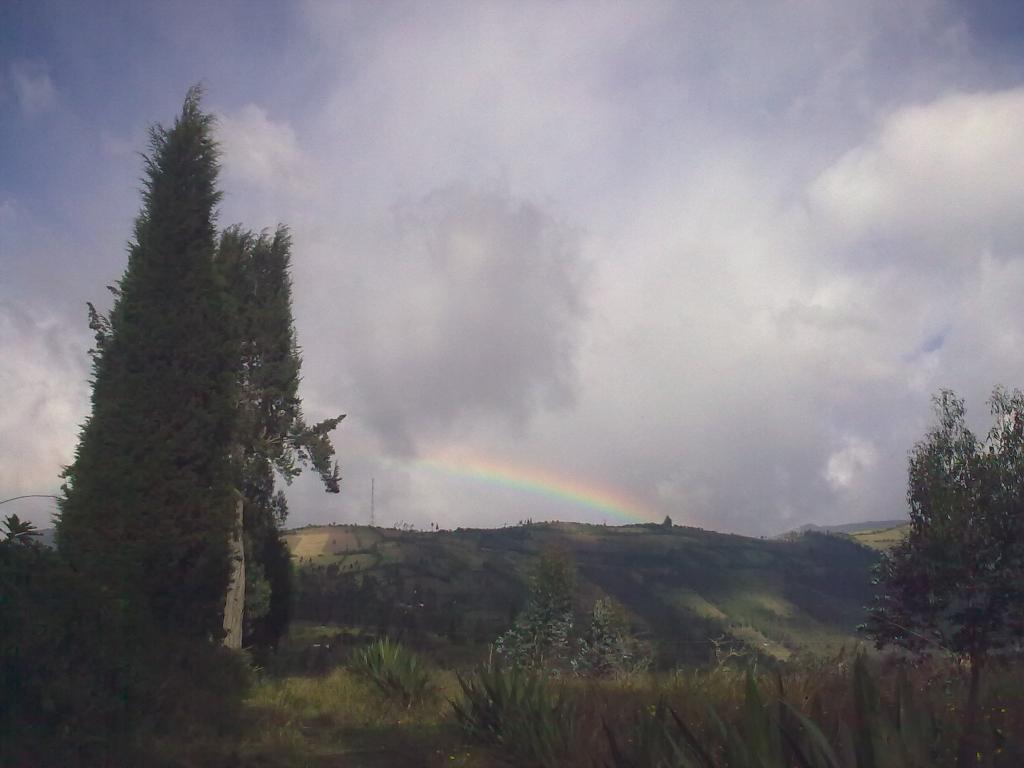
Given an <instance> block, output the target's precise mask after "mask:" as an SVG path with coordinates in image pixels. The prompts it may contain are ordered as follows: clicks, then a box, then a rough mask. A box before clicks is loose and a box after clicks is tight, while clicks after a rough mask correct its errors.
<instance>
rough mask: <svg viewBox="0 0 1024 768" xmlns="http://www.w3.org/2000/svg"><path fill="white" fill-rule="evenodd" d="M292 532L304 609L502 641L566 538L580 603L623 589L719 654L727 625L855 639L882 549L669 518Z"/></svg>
mask: <svg viewBox="0 0 1024 768" xmlns="http://www.w3.org/2000/svg"><path fill="white" fill-rule="evenodd" d="M286 538H287V541H288V543H289V546H290V547H291V549H292V553H293V557H294V558H295V560H296V563H297V565H298V566H299V569H298V579H297V595H296V619H298V620H299V621H305V622H314V623H316V624H325V625H336V626H345V627H353V628H360V629H362V630H364V631H369V632H388V633H390V634H401V635H403V636H406V637H408V638H411V639H414V640H415V639H416V638H419V639H421V640H423V641H430V640H431V639H433V640H434V641H435V642H436V643H439V644H441V645H445V644H453V645H460V644H461V645H466V644H469V645H472V644H476V645H485V644H486V643H489V642H491V641H493V639H494V638H495V637H496V636H497V635H498V634H500V632H502V631H503V630H504V629H505V628H506V627H507V626H508V625H509V624H510V622H511V620H512V618H513V617H514V615H515V614H516V612H517V611H518V610H519V609H520V608H521V607H522V605H523V603H524V601H525V596H526V589H527V586H526V582H527V574H528V571H529V567H530V565H531V563H532V562H533V561H534V560H535V558H536V557H537V556H538V555H539V553H541V552H542V551H543V550H544V549H546V548H548V547H554V546H557V547H562V548H564V549H566V550H567V551H568V552H569V553H570V554H571V555H572V557H573V558H574V560H575V562H576V564H577V568H578V571H579V582H580V589H579V601H578V602H579V604H578V608H579V610H581V611H583V610H586V608H587V607H588V606H589V605H590V604H592V603H593V601H594V600H595V599H596V598H597V597H600V596H601V595H609V596H611V597H613V598H614V599H615V600H617V601H618V602H619V603H621V604H622V605H623V606H624V607H625V609H626V610H627V612H628V614H629V616H630V619H631V621H632V623H633V625H634V628H635V630H636V631H637V632H638V633H639V634H641V635H642V636H644V637H646V638H647V639H648V640H649V641H650V643H651V644H652V646H653V647H654V649H655V651H656V655H657V659H658V661H659V663H661V664H665V665H669V664H673V663H680V662H703V661H706V660H708V659H709V658H710V657H711V656H712V655H713V651H714V644H713V643H712V642H711V640H712V639H716V638H720V637H723V636H724V637H725V639H726V645H729V644H731V645H732V646H733V647H741V646H742V647H743V648H744V649H745V650H747V651H750V650H752V649H756V650H757V652H759V653H761V654H765V655H768V656H772V657H775V658H779V659H787V658H789V657H790V656H791V655H792V654H794V653H796V652H828V651H830V650H833V649H835V648H838V647H839V646H841V645H843V644H844V643H850V642H851V641H853V640H854V639H855V637H856V626H857V624H859V623H860V622H861V621H862V619H863V606H864V605H865V604H866V603H868V602H869V600H870V598H871V590H870V583H869V568H870V566H871V565H872V564H873V563H874V561H875V559H876V557H877V556H876V555H875V554H874V553H872V552H871V551H870V550H869V549H867V548H865V547H862V546H859V545H857V544H856V543H854V542H852V541H850V540H849V539H847V538H845V537H841V536H825V535H817V534H813V533H809V534H806V535H802V536H798V537H793V538H792V539H790V540H784V541H780V540H763V539H752V538H747V537H743V536H735V535H727V534H720V533H714V532H711V531H705V530H701V529H696V528H685V527H673V528H671V529H664V528H662V527H661V526H656V525H650V526H623V527H605V526H595V525H582V524H570V523H545V524H533V525H526V526H519V527H514V528H502V529H494V530H464V529H460V530H457V531H439V532H431V533H426V532H414V531H398V530H385V529H380V528H369V527H365V526H327V527H309V528H302V529H298V530H294V531H290V532H289V533H288V534H287V537H286Z"/></svg>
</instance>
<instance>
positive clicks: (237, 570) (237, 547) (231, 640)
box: [224, 493, 245, 648]
mask: <svg viewBox="0 0 1024 768" xmlns="http://www.w3.org/2000/svg"><path fill="white" fill-rule="evenodd" d="M243 506H244V504H243V499H242V494H240V493H239V494H238V495H237V497H236V499H235V529H234V531H233V532H232V534H231V542H230V547H231V564H232V572H231V581H230V582H228V592H227V596H226V597H225V600H224V632H225V635H224V645H226V646H227V647H228V648H241V647H242V613H243V610H244V609H245V547H244V545H243V539H242V536H243V531H244V528H243V525H242V509H243Z"/></svg>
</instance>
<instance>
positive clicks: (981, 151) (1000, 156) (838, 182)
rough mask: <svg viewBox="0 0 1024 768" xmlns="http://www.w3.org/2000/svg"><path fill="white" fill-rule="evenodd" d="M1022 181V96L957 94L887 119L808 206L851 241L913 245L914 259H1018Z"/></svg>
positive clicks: (818, 186)
mask: <svg viewBox="0 0 1024 768" xmlns="http://www.w3.org/2000/svg"><path fill="white" fill-rule="evenodd" d="M1021 178H1024V88H1015V89H1011V90H1006V91H998V92H980V93H954V94H950V95H948V96H945V97H943V98H940V99H938V100H936V101H932V102H930V103H926V104H918V105H914V106H908V107H903V108H900V109H897V110H895V111H894V112H892V113H891V114H889V115H888V116H887V117H886V118H885V119H884V120H883V121H882V123H881V125H880V126H879V128H878V130H877V131H876V132H875V134H874V135H873V136H872V137H871V138H870V139H869V140H868V141H867V142H865V143H863V144H861V145H860V146H857V147H855V148H854V149H851V150H850V151H849V152H847V153H846V154H845V155H844V156H843V157H841V158H840V159H839V160H838V161H837V162H836V163H834V164H833V165H832V166H830V167H829V168H828V169H827V170H825V171H824V172H823V173H822V174H821V176H820V177H819V178H818V179H817V181H816V182H815V183H814V184H813V186H812V187H811V190H810V199H811V201H812V204H813V205H814V206H816V207H817V208H818V209H819V210H820V211H821V212H822V213H823V214H824V216H825V217H826V223H831V224H834V225H835V226H836V227H838V228H839V230H840V231H841V232H842V234H843V236H845V237H846V238H848V239H851V240H857V239H868V240H870V239H878V238H900V239H902V240H908V241H917V244H918V245H917V247H916V248H915V249H914V253H915V254H917V255H920V252H921V251H922V250H923V251H925V252H926V253H930V254H931V255H937V256H941V257H949V256H951V255H952V256H957V255H962V249H963V247H964V246H965V245H975V246H977V245H978V244H981V245H982V246H984V247H1002V248H1010V249H1012V250H1015V252H1016V253H1018V254H1019V253H1020V245H1021V243H1020V241H1021V236H1022V234H1024V219H1022V217H1021V216H1020V189H1021ZM922 244H923V245H924V248H923V249H922V248H921V247H920V246H921V245H922ZM951 246H952V247H951ZM972 255H975V254H972Z"/></svg>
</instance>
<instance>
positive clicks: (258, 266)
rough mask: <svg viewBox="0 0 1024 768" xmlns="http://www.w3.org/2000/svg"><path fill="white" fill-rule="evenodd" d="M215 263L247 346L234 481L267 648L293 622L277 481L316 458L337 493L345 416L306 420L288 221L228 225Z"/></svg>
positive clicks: (254, 610)
mask: <svg viewBox="0 0 1024 768" xmlns="http://www.w3.org/2000/svg"><path fill="white" fill-rule="evenodd" d="M217 266H218V267H219V269H220V271H221V273H222V274H223V276H224V280H225V283H226V285H227V286H228V290H229V293H230V299H231V308H232V318H233V324H232V327H233V333H234V337H235V339H236V343H237V344H238V350H239V354H240V360H239V365H238V385H239V389H240V392H241V396H240V398H239V403H238V408H237V411H236V419H237V420H236V426H235V430H236V431H235V459H236V463H237V465H238V466H237V472H238V478H237V479H236V483H237V484H238V486H239V488H240V490H241V491H242V494H243V496H244V498H245V504H244V510H243V518H244V526H245V533H246V537H245V542H246V564H247V595H248V587H251V588H252V589H254V590H255V592H256V594H255V595H253V599H251V600H250V599H249V598H248V597H247V599H246V610H245V620H244V636H243V642H244V643H245V644H246V645H247V646H254V647H256V648H257V649H261V650H265V649H268V648H272V647H274V646H276V644H277V642H278V640H279V639H280V638H281V636H282V635H283V633H284V631H285V629H286V627H287V622H288V615H289V613H288V609H287V608H286V606H287V604H288V601H289V599H290V596H291V573H290V570H289V569H286V568H285V567H284V566H283V564H282V562H281V550H282V548H283V546H284V545H283V543H282V541H281V534H280V528H281V526H282V525H283V523H284V521H285V519H286V518H287V515H288V506H287V503H286V502H285V498H284V495H283V494H282V493H281V492H280V491H278V490H276V488H275V474H276V475H279V476H281V477H283V478H284V480H285V482H288V483H290V482H291V481H292V480H293V479H294V478H295V477H296V476H297V475H298V474H299V473H300V471H301V468H302V466H303V465H306V466H310V467H312V468H313V469H314V470H315V471H316V472H317V473H318V474H319V475H320V478H321V480H322V482H323V483H324V487H325V489H326V490H327V491H328V492H330V493H338V492H339V490H340V488H339V483H340V480H341V478H340V476H339V473H338V465H337V462H335V461H333V458H334V446H333V445H332V444H331V441H330V437H329V433H330V432H331V430H333V429H334V427H336V426H337V425H338V423H339V422H340V421H341V420H342V419H343V418H344V416H338V417H336V418H334V419H328V420H326V421H323V422H320V423H319V424H316V425H313V426H307V424H306V422H305V418H304V416H303V413H302V404H301V401H300V399H299V396H298V386H299V378H300V368H301V359H300V356H299V348H298V343H297V341H296V337H295V327H294V321H293V319H292V299H291V277H290V274H289V273H290V269H291V236H290V235H289V233H288V230H287V228H285V227H283V226H282V227H278V228H277V230H276V231H275V232H274V234H273V235H270V234H268V233H266V232H264V233H262V234H259V235H256V234H254V233H252V232H248V231H245V230H243V229H242V228H241V227H239V226H233V227H229V228H228V229H226V230H225V231H224V233H223V234H222V235H221V239H220V243H219V246H218V249H217ZM250 569H251V571H252V576H250V575H249V570H250ZM257 597H260V598H261V599H256V598H257Z"/></svg>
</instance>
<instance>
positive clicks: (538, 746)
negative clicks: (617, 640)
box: [451, 664, 575, 767]
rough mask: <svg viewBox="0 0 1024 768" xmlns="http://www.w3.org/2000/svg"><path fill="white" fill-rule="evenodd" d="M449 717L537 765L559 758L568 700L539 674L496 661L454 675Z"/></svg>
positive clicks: (568, 726) (567, 738) (568, 723)
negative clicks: (455, 696)
mask: <svg viewBox="0 0 1024 768" xmlns="http://www.w3.org/2000/svg"><path fill="white" fill-rule="evenodd" d="M459 685H460V687H461V689H462V698H461V700H460V701H452V702H451V706H452V710H453V711H454V714H455V719H456V721H457V722H458V724H459V726H460V727H461V728H462V730H463V731H464V732H465V733H466V735H467V736H468V737H469V738H470V739H472V740H474V741H478V742H482V743H485V744H494V745H496V746H499V747H501V748H502V749H503V750H505V751H507V752H509V753H510V754H512V755H515V756H516V757H518V758H520V759H521V760H525V761H528V762H529V763H530V764H535V765H540V766H545V767H546V766H557V765H562V764H564V756H565V755H566V754H567V753H568V751H569V746H570V744H571V741H572V736H573V733H572V728H573V723H574V720H575V711H574V706H573V703H572V701H571V700H569V699H567V698H565V697H564V696H563V695H561V694H556V692H555V690H554V688H553V683H552V682H551V681H550V680H549V679H548V678H546V677H544V676H543V675H542V674H540V673H538V672H532V671H529V670H524V669H521V668H515V667H512V668H507V667H503V666H501V665H500V664H495V665H491V666H485V667H481V668H479V669H478V670H477V671H476V672H475V673H474V674H473V675H471V676H470V677H469V678H464V677H462V676H461V675H460V676H459Z"/></svg>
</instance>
